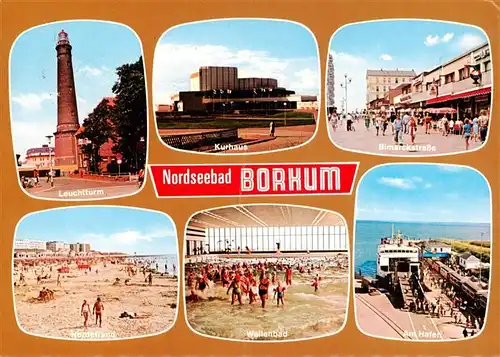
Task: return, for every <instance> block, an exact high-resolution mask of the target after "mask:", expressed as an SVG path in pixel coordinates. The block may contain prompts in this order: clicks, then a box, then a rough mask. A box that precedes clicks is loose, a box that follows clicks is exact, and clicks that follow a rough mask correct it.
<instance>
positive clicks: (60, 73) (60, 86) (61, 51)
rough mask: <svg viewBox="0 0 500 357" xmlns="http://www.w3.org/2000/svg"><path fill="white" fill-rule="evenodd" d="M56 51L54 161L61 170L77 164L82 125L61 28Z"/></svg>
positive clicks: (64, 34) (76, 166)
mask: <svg viewBox="0 0 500 357" xmlns="http://www.w3.org/2000/svg"><path fill="white" fill-rule="evenodd" d="M56 51H57V131H56V132H55V133H54V135H55V165H56V167H58V168H60V169H61V171H70V170H75V169H77V168H78V146H77V139H76V137H75V133H76V132H77V130H78V129H79V128H80V124H79V123H78V110H77V105H76V91H75V78H74V75H73V63H72V57H71V44H70V43H69V39H68V34H67V33H66V32H64V30H62V31H61V32H59V35H58V41H57V44H56Z"/></svg>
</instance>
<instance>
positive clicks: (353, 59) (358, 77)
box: [331, 52, 376, 111]
mask: <svg viewBox="0 0 500 357" xmlns="http://www.w3.org/2000/svg"><path fill="white" fill-rule="evenodd" d="M331 54H332V56H333V62H334V72H335V105H336V106H337V107H338V110H339V111H340V110H341V99H342V98H343V97H345V90H344V88H342V87H341V84H342V83H344V80H345V77H344V74H346V73H347V75H348V78H350V79H351V83H350V84H348V88H347V109H348V110H349V111H352V110H355V109H363V108H365V107H366V71H367V70H368V69H369V68H373V66H371V65H370V64H369V63H368V62H367V61H366V60H365V59H364V58H362V57H357V56H353V55H350V54H348V53H343V52H331ZM375 68H376V67H375Z"/></svg>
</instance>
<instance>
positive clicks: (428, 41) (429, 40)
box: [424, 35, 440, 46]
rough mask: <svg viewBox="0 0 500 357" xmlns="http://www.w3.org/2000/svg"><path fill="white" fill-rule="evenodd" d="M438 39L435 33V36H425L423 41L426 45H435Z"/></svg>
mask: <svg viewBox="0 0 500 357" xmlns="http://www.w3.org/2000/svg"><path fill="white" fill-rule="evenodd" d="M439 40H440V38H439V36H438V35H435V36H433V35H429V36H427V37H426V38H425V41H424V43H425V45H426V46H435V45H437V44H438V43H439Z"/></svg>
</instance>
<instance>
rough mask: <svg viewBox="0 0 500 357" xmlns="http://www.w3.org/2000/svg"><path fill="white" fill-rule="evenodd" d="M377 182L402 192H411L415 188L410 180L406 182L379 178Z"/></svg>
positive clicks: (399, 179)
mask: <svg viewBox="0 0 500 357" xmlns="http://www.w3.org/2000/svg"><path fill="white" fill-rule="evenodd" d="M378 182H379V183H380V184H382V185H386V186H391V187H395V188H399V189H402V190H411V189H414V188H415V184H414V183H413V181H412V180H408V179H405V178H399V177H385V176H384V177H381V178H379V179H378Z"/></svg>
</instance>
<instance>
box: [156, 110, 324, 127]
mask: <svg viewBox="0 0 500 357" xmlns="http://www.w3.org/2000/svg"><path fill="white" fill-rule="evenodd" d="M300 114H302V113H300ZM305 114H309V113H305ZM271 121H273V122H274V124H275V125H276V127H281V126H285V120H284V119H268V120H265V119H262V120H261V119H241V120H239V119H205V120H204V119H201V120H200V119H182V120H175V119H162V120H158V121H157V123H158V129H236V128H238V129H239V128H268V127H269V123H270V122H271ZM315 124H316V122H315V121H314V119H307V118H303V119H295V118H294V119H292V120H287V121H286V125H287V126H297V125H315Z"/></svg>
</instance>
